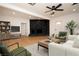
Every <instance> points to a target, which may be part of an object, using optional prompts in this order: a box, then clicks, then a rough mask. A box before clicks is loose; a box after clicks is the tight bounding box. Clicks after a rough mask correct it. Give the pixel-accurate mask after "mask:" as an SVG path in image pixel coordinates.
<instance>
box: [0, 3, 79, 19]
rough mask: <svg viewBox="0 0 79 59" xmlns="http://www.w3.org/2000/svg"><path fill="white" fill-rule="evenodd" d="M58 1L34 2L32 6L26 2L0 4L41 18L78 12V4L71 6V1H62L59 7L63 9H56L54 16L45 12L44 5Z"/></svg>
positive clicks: (50, 4) (51, 4)
mask: <svg viewBox="0 0 79 59" xmlns="http://www.w3.org/2000/svg"><path fill="white" fill-rule="evenodd" d="M58 4H59V3H36V4H35V5H34V6H31V5H29V4H28V3H10V4H0V5H2V6H6V7H8V8H11V9H15V7H16V10H18V11H28V12H26V13H28V14H32V15H34V16H38V17H42V18H55V17H59V16H62V15H66V14H71V13H78V12H79V4H77V5H74V6H72V3H62V4H63V5H62V6H61V7H60V8H61V9H64V11H56V12H55V14H54V16H52V15H50V13H51V12H49V13H45V11H48V10H49V9H47V8H46V6H50V7H51V6H53V5H58ZM73 9H76V11H73Z"/></svg>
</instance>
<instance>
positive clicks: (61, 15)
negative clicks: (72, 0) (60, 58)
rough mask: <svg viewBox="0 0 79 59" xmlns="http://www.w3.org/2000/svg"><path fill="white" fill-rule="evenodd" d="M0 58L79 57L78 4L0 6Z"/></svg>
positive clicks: (1, 4)
mask: <svg viewBox="0 0 79 59" xmlns="http://www.w3.org/2000/svg"><path fill="white" fill-rule="evenodd" d="M0 56H79V3H75V4H74V3H35V4H32V3H7V4H6V3H0Z"/></svg>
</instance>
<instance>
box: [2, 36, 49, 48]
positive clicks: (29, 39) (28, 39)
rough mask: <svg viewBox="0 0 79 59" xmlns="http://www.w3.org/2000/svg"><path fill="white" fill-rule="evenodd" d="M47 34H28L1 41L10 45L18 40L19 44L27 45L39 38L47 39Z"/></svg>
mask: <svg viewBox="0 0 79 59" xmlns="http://www.w3.org/2000/svg"><path fill="white" fill-rule="evenodd" d="M47 38H48V36H30V37H22V38H20V39H10V40H6V41H3V42H4V43H5V44H6V45H10V44H13V43H15V42H18V43H19V45H20V46H23V47H25V46H28V45H32V44H35V43H38V41H40V40H45V39H47Z"/></svg>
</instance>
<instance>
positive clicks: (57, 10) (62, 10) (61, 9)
mask: <svg viewBox="0 0 79 59" xmlns="http://www.w3.org/2000/svg"><path fill="white" fill-rule="evenodd" d="M56 11H64V9H56Z"/></svg>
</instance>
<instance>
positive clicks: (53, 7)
mask: <svg viewBox="0 0 79 59" xmlns="http://www.w3.org/2000/svg"><path fill="white" fill-rule="evenodd" d="M61 6H62V4H58V5H57V6H52V7H49V6H46V8H48V9H50V10H49V11H46V12H45V13H48V12H51V11H53V12H52V13H51V15H53V14H55V12H54V11H63V10H64V9H59V7H61Z"/></svg>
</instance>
